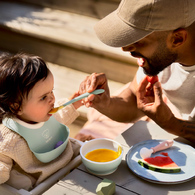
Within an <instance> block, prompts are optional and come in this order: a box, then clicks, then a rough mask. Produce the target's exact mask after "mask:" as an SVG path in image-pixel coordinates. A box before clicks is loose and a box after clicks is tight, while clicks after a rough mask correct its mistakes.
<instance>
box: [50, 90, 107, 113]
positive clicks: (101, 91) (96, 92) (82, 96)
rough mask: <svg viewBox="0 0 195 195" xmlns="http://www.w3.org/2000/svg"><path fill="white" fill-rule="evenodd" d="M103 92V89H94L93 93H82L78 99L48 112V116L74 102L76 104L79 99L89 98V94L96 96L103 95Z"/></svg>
mask: <svg viewBox="0 0 195 195" xmlns="http://www.w3.org/2000/svg"><path fill="white" fill-rule="evenodd" d="M104 91H105V90H104V89H96V90H94V91H92V92H90V93H88V92H87V93H84V94H82V95H79V96H78V97H75V98H73V99H72V100H70V101H68V102H66V103H65V104H63V105H61V106H59V107H56V108H53V109H51V110H50V112H49V114H55V113H56V112H57V111H58V110H60V109H62V108H64V107H65V106H67V105H69V104H72V103H74V102H77V101H79V100H81V99H83V98H85V97H87V96H89V95H90V94H95V95H97V94H100V93H103V92H104Z"/></svg>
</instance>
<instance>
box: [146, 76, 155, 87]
mask: <svg viewBox="0 0 195 195" xmlns="http://www.w3.org/2000/svg"><path fill="white" fill-rule="evenodd" d="M147 81H148V82H149V83H151V84H152V85H153V84H154V83H156V82H158V76H157V75H155V76H147Z"/></svg>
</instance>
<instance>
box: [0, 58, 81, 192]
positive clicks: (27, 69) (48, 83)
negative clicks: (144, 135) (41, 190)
mask: <svg viewBox="0 0 195 195" xmlns="http://www.w3.org/2000/svg"><path fill="white" fill-rule="evenodd" d="M53 88H54V78H53V75H52V73H51V72H50V70H49V69H48V68H47V66H46V64H45V62H44V61H43V60H42V59H41V58H40V57H38V56H31V55H27V54H16V55H9V54H4V55H2V56H1V57H0V117H1V119H2V121H3V123H2V124H1V126H0V175H1V176H0V184H2V183H5V182H6V183H7V184H9V185H11V186H13V187H15V188H17V189H21V188H23V189H26V190H30V189H32V188H33V187H35V186H36V185H38V184H39V183H41V182H42V181H43V180H45V179H46V178H47V177H49V176H50V175H51V174H53V173H55V172H56V171H58V170H59V169H61V168H63V167H64V166H66V165H67V164H68V163H69V162H70V161H71V159H72V158H74V157H75V156H76V155H78V154H79V148H80V145H79V144H78V143H77V142H76V141H74V140H73V139H69V140H68V142H67V145H66V146H65V147H64V148H65V149H64V150H63V151H62V152H61V153H60V154H59V155H58V156H56V157H55V158H54V159H52V160H51V161H48V162H42V161H40V160H39V159H38V158H37V157H36V155H35V154H34V151H32V148H31V147H29V146H30V142H31V141H32V139H31V137H30V138H29V140H27V139H26V138H25V136H23V135H21V134H20V133H18V129H17V128H18V127H22V128H23V129H24V132H25V131H26V132H27V131H29V132H30V131H35V130H36V129H39V128H41V127H42V126H43V125H45V124H47V123H48V124H56V125H57V126H63V128H65V129H66V126H64V125H68V124H70V123H72V122H73V121H74V120H75V119H76V117H77V116H78V112H77V111H76V109H77V108H78V107H80V106H81V102H80V101H79V102H75V103H74V104H71V105H69V106H66V107H65V108H63V109H61V110H60V111H59V112H57V113H56V114H54V115H53V116H52V115H51V114H49V111H50V110H51V109H52V108H53V107H54V102H55V97H54V94H53ZM76 96H78V94H77V93H75V94H74V95H73V97H76ZM65 101H67V100H65ZM65 101H62V102H61V104H62V103H65ZM56 119H57V120H56ZM58 121H59V122H60V123H59V122H58ZM48 126H50V125H48ZM51 132H53V133H55V132H57V130H56V129H52V130H51ZM47 136H48V135H47ZM47 136H46V137H47ZM47 138H48V137H47ZM34 141H36V144H37V147H39V144H42V143H40V142H39V141H38V140H34ZM49 141H50V140H49ZM59 141H60V140H59ZM52 147H53V146H52ZM56 150H57V149H56Z"/></svg>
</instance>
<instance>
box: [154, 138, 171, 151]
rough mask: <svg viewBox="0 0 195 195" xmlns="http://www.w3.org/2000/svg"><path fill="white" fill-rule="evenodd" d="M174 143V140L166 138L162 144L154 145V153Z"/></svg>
mask: <svg viewBox="0 0 195 195" xmlns="http://www.w3.org/2000/svg"><path fill="white" fill-rule="evenodd" d="M172 145H173V140H166V141H164V142H162V143H161V144H159V145H157V146H155V147H153V148H152V149H153V153H155V152H158V151H161V150H165V149H167V148H170V147H171V146H172Z"/></svg>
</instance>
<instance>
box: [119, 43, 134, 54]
mask: <svg viewBox="0 0 195 195" xmlns="http://www.w3.org/2000/svg"><path fill="white" fill-rule="evenodd" d="M135 49H136V48H135V45H134V44H131V45H127V46H124V47H122V50H123V51H129V52H133V51H135Z"/></svg>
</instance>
